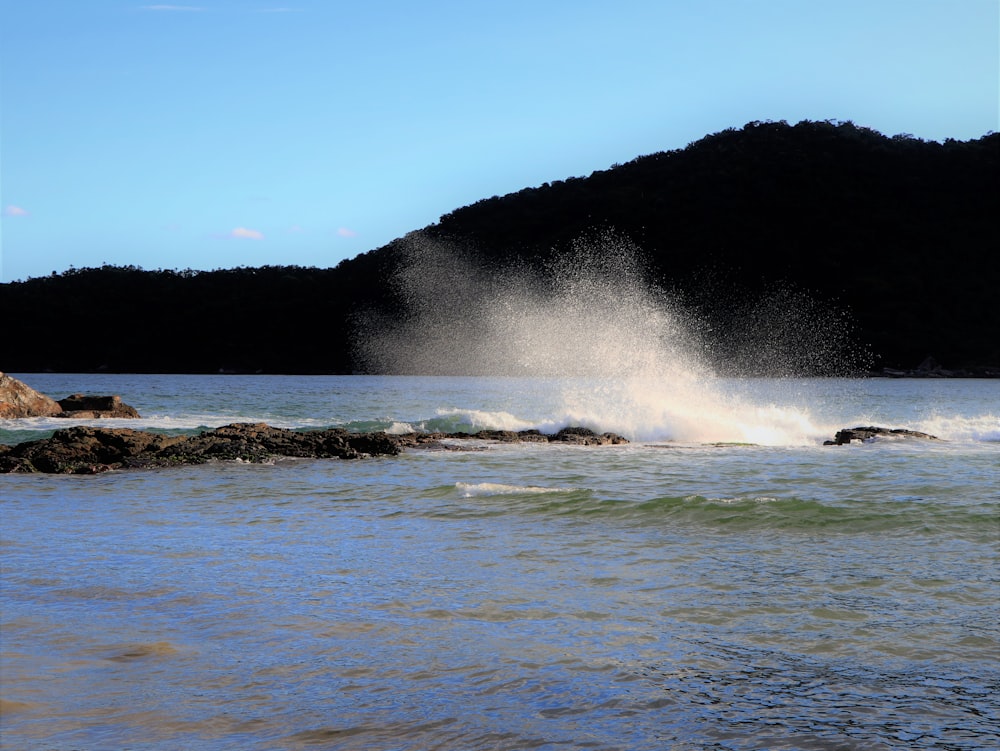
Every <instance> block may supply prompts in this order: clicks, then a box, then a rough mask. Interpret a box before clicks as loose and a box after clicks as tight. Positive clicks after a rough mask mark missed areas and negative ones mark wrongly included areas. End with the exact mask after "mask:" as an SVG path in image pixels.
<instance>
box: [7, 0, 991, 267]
mask: <svg viewBox="0 0 1000 751" xmlns="http://www.w3.org/2000/svg"><path fill="white" fill-rule="evenodd" d="M998 99H1000V0H838V1H837V2H813V0H685V1H683V2H682V1H679V0H677V1H674V0H601V1H596V0H575V1H572V2H571V1H569V0H504V2H477V1H476V0H455V1H452V0H423V1H422V2H417V1H414V2H402V1H399V0H363V1H361V0H349V1H341V0H273V2H272V1H271V0H176V2H173V3H154V2H147V1H145V0H0V212H2V218H0V223H2V224H0V228H2V230H0V231H2V235H0V243H2V255H0V262H2V265H0V280H2V281H11V280H17V279H24V278H27V277H31V276H45V275H48V274H49V273H51V272H52V271H57V272H61V271H64V270H66V269H68V268H70V267H71V266H75V267H77V268H81V267H86V266H99V265H101V264H103V263H111V264H116V265H124V264H132V265H136V266H141V267H143V268H147V269H158V268H173V269H185V268H192V269H215V268H232V267H236V266H262V265H266V264H273V265H285V264H294V265H302V266H319V267H328V266H334V265H336V264H337V263H338V262H339V261H340V260H342V259H344V258H348V257H352V256H355V255H357V254H358V253H362V252H364V251H366V250H370V249H372V248H376V247H379V246H381V245H383V244H385V243H386V242H388V241H390V240H392V239H393V238H396V237H400V236H402V235H404V234H406V233H407V232H409V231H410V230H414V229H419V228H421V227H424V226H427V225H428V224H432V223H434V222H436V221H437V220H438V218H439V217H440V216H441V215H442V214H445V213H447V212H449V211H451V210H453V209H455V208H458V207H460V206H464V205H467V204H470V203H473V202H475V201H477V200H479V199H481V198H488V197H490V196H493V195H502V194H505V193H509V192H512V191H516V190H519V189H521V188H524V187H529V186H536V185H540V184H541V183H544V182H546V181H552V180H560V179H565V178H567V177H571V176H583V175H589V174H590V173H591V172H593V171H595V170H599V169H606V168H608V167H609V166H611V165H612V164H614V163H616V162H626V161H629V160H631V159H633V158H635V157H636V156H640V155H642V154H649V153H652V152H656V151H663V150H668V149H674V148H681V147H683V146H685V145H686V144H688V143H690V142H691V141H694V140H697V139H698V138H700V137H702V136H704V135H706V134H708V133H714V132H717V131H720V130H723V129H724V128H727V127H740V126H742V125H743V124H745V123H746V122H748V121H751V120H768V119H771V120H787V121H789V122H792V123H794V122H798V121H799V120H803V119H810V120H825V119H836V120H853V121H854V122H855V123H857V124H859V125H865V126H868V127H871V128H874V129H876V130H878V131H880V132H882V133H885V134H886V135H895V134H897V133H910V134H912V135H914V136H917V137H919V138H924V139H928V140H944V139H946V138H955V139H959V140H966V139H970V138H978V137H980V136H982V135H984V134H985V133H987V132H989V131H995V130H1000V124H998V117H1000V112H998V109H1000V104H998Z"/></svg>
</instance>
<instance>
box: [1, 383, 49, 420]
mask: <svg viewBox="0 0 1000 751" xmlns="http://www.w3.org/2000/svg"><path fill="white" fill-rule="evenodd" d="M62 411H63V408H62V407H61V406H59V403H58V402H57V401H56V400H55V399H50V398H49V397H47V396H45V394H42V393H39V392H38V391H35V390H34V389H33V388H31V386H28V385H27V384H26V383H22V382H21V381H19V380H17V379H16V378H13V377H11V376H9V375H7V374H6V373H2V372H0V419H14V418H20V417H55V416H56V415H58V414H59V413H60V412H62Z"/></svg>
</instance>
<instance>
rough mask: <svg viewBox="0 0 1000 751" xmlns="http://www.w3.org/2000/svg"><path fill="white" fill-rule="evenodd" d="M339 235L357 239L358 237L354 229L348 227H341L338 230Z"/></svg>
mask: <svg viewBox="0 0 1000 751" xmlns="http://www.w3.org/2000/svg"><path fill="white" fill-rule="evenodd" d="M337 234H338V235H340V236H341V237H357V236H358V233H357V232H355V231H354V230H353V229H348V228H347V227H340V228H339V229H338V230H337Z"/></svg>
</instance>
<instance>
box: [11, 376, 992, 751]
mask: <svg viewBox="0 0 1000 751" xmlns="http://www.w3.org/2000/svg"><path fill="white" fill-rule="evenodd" d="M19 377H20V378H21V379H22V380H25V381H26V382H28V383H30V384H31V385H33V386H35V387H36V388H39V389H40V390H43V391H45V392H46V393H49V394H51V395H53V396H56V397H57V398H60V397H61V396H63V395H65V394H68V393H71V392H75V391H87V392H90V393H119V394H121V395H122V396H123V399H124V400H125V401H126V402H128V403H130V404H133V405H134V406H136V407H137V408H139V410H140V412H141V413H142V414H143V415H144V417H143V419H142V420H140V421H138V422H137V423H128V424H129V426H139V427H144V428H151V429H161V430H171V431H177V430H180V431H189V430H193V429H195V428H197V427H198V426H200V425H203V426H215V425H220V424H224V423H225V422H231V421H234V420H254V421H256V420H262V421H266V422H270V423H272V424H277V425H286V426H288V427H326V426H329V425H350V426H353V427H355V428H357V427H358V426H367V427H370V428H376V427H378V428H389V429H394V430H403V429H407V427H408V426H423V427H427V426H430V427H437V426H447V427H448V429H460V428H462V427H463V426H469V427H477V428H478V427H514V428H521V427H541V428H546V429H547V428H550V427H554V426H557V425H559V424H560V423H561V424H566V423H567V421H569V420H570V419H572V418H582V419H579V420H578V421H580V422H589V423H590V426H591V427H594V428H597V429H618V430H620V431H621V432H626V433H627V431H628V430H629V428H630V426H631V429H632V430H633V431H634V433H633V434H632V435H630V436H629V437H631V438H633V439H638V440H635V441H634V442H633V443H632V444H630V445H628V446H621V447H601V448H581V447H565V446H549V445H537V444H523V445H484V446H481V447H479V448H482V449H483V450H479V451H462V452H412V453H408V454H405V455H403V456H400V457H387V458H379V459H371V460H363V461H353V462H351V461H338V460H329V461H311V460H310V461H303V460H283V461H276V462H275V463H273V464H270V465H247V464H236V463H229V464H215V465H206V466H201V467H187V468H178V469H166V470H156V471H147V472H134V473H110V474H106V475H99V476H92V477H58V476H14V475H8V476H4V477H2V478H0V496H2V505H0V513H2V532H0V543H2V548H0V550H2V556H3V588H2V591H0V613H2V618H3V622H2V634H3V639H2V655H0V659H2V664H0V666H2V672H0V679H2V681H0V684H2V685H0V689H2V690H0V695H2V698H3V704H2V711H3V715H2V721H0V737H2V745H3V747H4V748H11V749H66V748H76V749H109V748H144V749H176V748H199V749H236V748H241V749H243V748H254V749H296V748H327V749H430V748H436V749H525V748H542V749H555V748H588V749H628V750H633V749H635V750H639V751H641V750H643V749H664V748H669V749H779V748H787V749H993V748H997V747H998V746H1000V732H998V727H1000V725H998V723H1000V700H998V699H997V696H998V695H1000V693H998V692H1000V662H998V658H1000V627H998V626H997V622H998V615H1000V613H998V606H997V603H998V595H1000V557H998V554H1000V482H998V479H1000V440H998V439H1000V419H998V417H997V415H998V414H1000V383H998V382H995V381H947V382H945V381H882V380H878V381H823V380H815V381H785V382H726V383H723V384H713V385H712V388H711V389H710V390H709V391H710V392H711V393H709V394H708V396H705V395H702V396H703V397H704V401H702V402H701V405H700V407H698V406H697V405H695V407H697V409H700V410H702V412H703V413H704V414H706V415H709V416H711V420H706V421H705V424H706V425H708V424H716V423H721V422H722V421H724V418H725V415H726V413H727V409H730V414H732V415H733V416H734V421H744V422H746V420H747V415H755V416H756V417H754V418H753V419H752V420H750V422H752V423H753V424H752V425H750V426H749V428H745V427H740V428H738V429H734V428H733V426H732V425H728V426H727V425H721V426H720V427H718V428H717V430H718V431H719V432H718V434H717V435H707V436H705V435H704V428H705V426H704V425H702V426H698V427H697V428H696V429H694V430H693V431H692V432H689V433H685V432H684V431H685V430H691V428H690V421H689V420H688V419H687V415H688V414H689V413H690V412H691V411H692V409H695V407H692V406H691V405H690V404H689V405H678V404H671V403H670V398H669V394H668V392H669V389H664V391H663V392H662V393H657V392H656V391H655V389H654V390H652V391H651V392H647V393H644V394H640V395H639V398H633V397H634V394H633V395H630V394H629V393H627V392H626V390H624V389H622V388H621V385H620V384H610V385H598V384H594V383H591V382H587V381H573V382H560V381H557V380H554V379H553V380H546V381H532V380H528V379H497V380H488V379H449V378H440V379H433V378H426V379H425V378H369V377H352V378H334V377H329V378H328V377H313V378H297V377H296V378H292V377H288V378H284V377H222V376H219V377H195V376H66V375H51V374H45V375H42V374H39V375H22V376H19ZM588 389H589V391H588ZM64 392H65V393H64ZM588 393H590V394H592V395H593V396H594V398H593V400H592V401H590V402H588V401H587V399H586V395H587V394H588ZM713 400H714V402H713ZM637 404H639V405H646V407H647V409H646V410H645V412H644V413H642V410H640V411H639V412H635V411H633V412H630V411H629V410H630V409H632V408H634V407H635V406H636V405H637ZM654 404H655V405H659V407H658V408H657V409H655V410H653V409H651V408H649V407H650V405H654ZM733 405H735V407H734V406H733ZM789 415H795V420H790V419H789ZM653 416H655V417H656V420H653V419H651V418H652V417H653ZM602 419H606V420H607V422H605V423H601V420H602ZM657 420H658V422H657ZM754 420H756V422H754ZM574 421H577V420H574ZM615 421H617V422H618V424H619V426H618V427H617V428H616V427H615V426H613V425H611V424H610V423H612V422H615ZM868 423H875V424H883V425H888V426H891V427H910V428H915V429H920V430H930V432H937V433H938V434H939V435H942V437H943V438H945V439H946V440H942V441H937V442H922V441H875V442H872V443H870V444H857V445H851V446H842V447H824V446H822V445H821V444H822V439H823V438H824V437H831V436H832V430H835V429H837V428H840V427H847V426H851V425H855V424H868ZM104 424H111V422H110V421H109V422H106V423H104ZM793 424H794V427H789V426H790V425H793ZM62 425H63V423H62V422H60V421H55V420H49V421H45V420H35V421H27V422H26V423H13V422H10V421H8V422H6V423H4V424H2V425H0V429H2V430H3V431H5V432H4V433H2V435H0V439H2V440H4V441H6V442H11V441H13V440H26V439H27V438H29V437H38V436H41V435H45V434H47V433H48V432H50V431H51V430H52V429H54V428H56V427H60V426H62ZM621 426H624V428H625V430H624V431H622V427H621ZM713 429H716V428H713ZM748 429H749V430H754V431H757V434H758V435H765V436H768V437H770V438H771V439H772V440H775V441H776V440H777V439H776V437H783V439H784V442H776V443H775V444H774V445H759V444H758V445H748V444H750V443H752V442H750V441H739V442H734V441H732V440H730V438H731V436H732V434H733V431H734V430H737V432H738V431H739V430H743V431H746V430H748ZM657 431H658V433H659V434H656V433H657ZM699 431H701V432H699ZM639 433H641V434H642V435H637V434H639ZM716 439H718V440H716Z"/></svg>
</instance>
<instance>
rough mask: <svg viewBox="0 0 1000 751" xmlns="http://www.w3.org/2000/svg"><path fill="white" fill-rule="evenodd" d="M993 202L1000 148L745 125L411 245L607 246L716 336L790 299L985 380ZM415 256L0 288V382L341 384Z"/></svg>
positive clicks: (997, 287) (401, 244) (825, 125)
mask: <svg viewBox="0 0 1000 751" xmlns="http://www.w3.org/2000/svg"><path fill="white" fill-rule="evenodd" d="M997 206H1000V135H998V134H989V135H986V136H984V137H982V138H980V139H977V140H974V141H967V142H958V141H946V142H944V143H936V142H925V141H922V140H919V139H915V138H912V137H909V136H895V137H891V138H890V137H886V136H883V135H881V134H879V133H876V132H874V131H872V130H869V129H866V128H861V127H857V126H855V125H853V124H851V123H836V122H803V123H799V124H797V125H795V126H791V125H788V124H786V123H773V122H763V123H761V122H755V123H750V124H748V125H746V126H745V127H743V128H742V129H729V130H726V131H723V132H721V133H716V134H713V135H710V136H707V137H705V138H703V139H701V140H699V141H697V142H695V143H692V144H690V145H689V146H687V147H686V148H684V149H680V150H675V151H669V152H662V153H657V154H651V155H648V156H643V157H639V158H637V159H635V160H634V161H631V162H629V163H627V164H623V165H615V166H614V167H612V168H611V169H608V170H605V171H600V172H595V173H594V174H592V175H590V176H589V177H576V178H570V179H566V180H563V181H556V182H553V183H546V184H545V185H542V186H540V187H537V188H526V189H524V190H522V191H520V192H518V193H513V194H510V195H506V196H502V197H496V196H495V197H493V198H489V199H484V200H482V201H479V202H477V203H475V204H473V205H471V206H466V207H464V208H460V209H457V210H455V211H453V212H452V213H450V214H447V215H445V216H443V217H441V219H440V221H439V222H438V223H437V224H434V225H432V226H430V227H427V228H424V229H423V230H422V231H421V233H420V235H421V237H424V238H427V237H432V238H437V239H440V240H442V241H447V242H448V243H449V245H450V246H451V247H452V248H459V249H463V250H462V251H460V252H464V250H465V249H467V250H468V252H469V254H470V257H474V258H475V259H476V262H477V263H480V264H483V265H486V266H488V267H489V266H503V265H505V264H508V263H512V262H520V263H527V264H534V265H537V266H543V265H544V263H545V261H546V260H547V259H548V258H549V257H550V256H551V255H552V254H554V253H555V254H560V253H562V254H565V253H567V252H572V250H571V249H572V248H573V247H574V243H575V242H576V241H578V240H579V239H580V238H581V237H587V236H600V234H601V233H602V232H610V233H613V234H614V235H615V236H617V237H620V238H627V239H628V240H629V241H631V242H632V243H634V244H635V245H636V246H638V248H639V249H640V250H641V252H642V255H643V257H644V259H645V260H646V262H647V263H648V265H649V269H650V272H651V275H652V277H653V278H654V280H655V281H656V282H657V283H658V284H659V285H660V286H662V287H664V288H667V289H671V290H678V291H679V292H680V293H681V294H682V296H683V297H684V299H685V302H686V304H688V305H689V306H690V307H691V308H693V309H695V310H697V311H698V313H699V315H701V316H702V317H703V318H704V319H705V320H706V321H708V322H709V323H710V324H711V326H712V328H713V330H715V331H724V330H725V328H726V327H727V326H733V325H738V321H739V318H740V316H741V315H743V314H744V313H745V312H746V311H747V310H750V309H755V310H757V311H759V310H760V304H761V301H764V302H765V303H766V300H767V295H768V294H770V293H771V292H772V291H773V290H774V289H775V288H776V287H783V288H786V289H787V288H794V289H796V290H799V291H803V292H806V293H808V294H809V295H810V296H811V298H812V299H813V300H815V301H816V302H817V304H818V305H819V306H820V307H821V308H822V307H823V306H825V307H826V308H827V309H828V310H829V311H830V314H831V320H832V319H833V318H834V317H835V316H837V315H842V314H845V313H846V314H847V315H849V316H851V317H853V319H854V321H855V322H856V324H857V327H856V331H855V335H856V337H857V339H858V341H859V342H861V343H863V344H865V345H867V346H869V347H870V349H871V352H872V354H873V356H874V359H873V361H872V363H871V364H872V366H873V367H874V368H876V369H877V368H882V367H890V368H899V369H909V368H913V367H915V366H916V365H917V364H918V363H920V362H921V361H922V360H923V359H924V358H926V357H927V356H928V355H932V356H933V357H934V358H936V359H937V360H938V361H939V362H941V363H942V364H944V365H945V366H946V367H950V368H956V369H958V368H967V369H974V370H975V369H978V370H979V372H982V369H983V368H985V367H992V368H996V367H998V366H1000V333H998V332H1000V260H998V250H997V249H998V248H1000V222H998V221H997V208H996V207H997ZM411 241H412V238H410V239H409V240H408V239H406V238H401V239H400V240H397V241H394V242H393V243H390V244H389V245H387V246H385V247H383V248H379V249H377V250H373V251H370V252H368V253H365V254H362V255H361V256H358V257H357V258H354V259H351V260H349V261H345V262H343V263H341V264H340V265H339V266H337V267H336V268H333V269H310V268H301V267H276V266H270V267H264V268H258V269H251V268H240V269H232V270H220V271H212V272H192V271H162V270H161V271H143V270H141V269H137V268H132V267H127V268H122V267H109V266H105V267H103V268H99V269H79V270H71V271H68V272H65V273H63V274H57V275H53V276H50V277H44V278H38V279H30V280H27V281H24V282H14V283H8V284H4V285H0V315H2V316H3V320H4V328H5V333H4V337H3V345H2V350H0V367H2V368H3V369H4V370H5V371H10V372H32V371H37V370H45V369H52V370H58V371H67V372H72V371H91V370H96V369H108V370H113V371H126V372H127V371H134V372H215V371H218V370H220V369H223V370H236V371H247V372H256V371H261V372H271V373H294V372H300V373H301V372H318V373H320V372H327V373H335V372H352V371H354V370H356V369H357V368H358V366H359V364H358V362H357V361H356V359H355V356H354V353H353V351H352V346H351V342H352V327H353V326H354V325H355V323H356V321H357V320H358V319H357V314H358V313H359V312H360V311H363V310H367V309H370V308H372V307H378V306H382V307H383V308H384V309H385V310H386V311H389V315H388V317H386V316H383V317H382V319H380V320H382V321H383V324H385V322H386V321H387V320H391V317H392V316H391V311H392V308H393V306H394V305H396V303H397V302H398V299H397V297H396V296H395V295H396V294H397V291H396V290H394V289H393V288H391V287H390V285H388V284H387V280H388V279H389V278H390V276H391V274H392V272H393V269H394V268H396V265H397V264H398V263H399V261H400V259H402V258H404V257H405V256H406V245H407V243H408V242H411ZM608 252H616V249H615V248H614V247H612V248H610V249H609V251H608ZM747 300H752V301H755V302H754V304H753V305H748V303H747V302H746V301H747ZM754 305H756V307H754ZM369 320H371V319H369ZM723 336H724V334H723Z"/></svg>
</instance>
